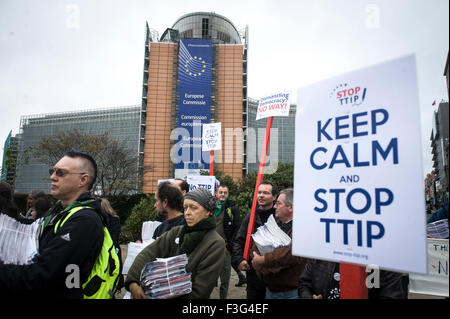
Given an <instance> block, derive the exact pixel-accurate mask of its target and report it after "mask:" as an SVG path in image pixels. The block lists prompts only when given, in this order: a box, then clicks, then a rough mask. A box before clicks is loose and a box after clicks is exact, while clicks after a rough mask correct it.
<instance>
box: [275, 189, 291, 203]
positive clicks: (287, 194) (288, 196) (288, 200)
mask: <svg viewBox="0 0 450 319" xmlns="http://www.w3.org/2000/svg"><path fill="white" fill-rule="evenodd" d="M281 194H284V195H285V198H284V204H285V205H286V206H292V205H293V204H294V189H293V188H285V189H283V190H282V191H281V192H280V195H281ZM278 197H280V196H278Z"/></svg>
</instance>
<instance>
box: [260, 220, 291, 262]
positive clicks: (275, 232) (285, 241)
mask: <svg viewBox="0 0 450 319" xmlns="http://www.w3.org/2000/svg"><path fill="white" fill-rule="evenodd" d="M252 238H253V241H254V242H255V244H256V247H258V250H259V252H260V253H261V255H262V256H264V254H266V253H269V252H271V251H273V250H274V249H275V248H278V247H282V246H288V245H289V244H290V243H291V238H290V237H289V236H288V234H286V233H285V232H284V231H283V230H282V229H281V228H280V227H278V225H277V222H276V221H275V218H274V217H273V215H270V217H269V219H268V220H267V222H266V223H265V224H264V225H263V226H261V227H259V228H258V230H257V231H256V233H254V234H253V235H252Z"/></svg>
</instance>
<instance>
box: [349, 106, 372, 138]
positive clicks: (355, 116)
mask: <svg viewBox="0 0 450 319" xmlns="http://www.w3.org/2000/svg"><path fill="white" fill-rule="evenodd" d="M364 115H367V112H361V113H355V114H353V115H352V121H353V137H358V136H365V135H368V134H369V132H367V131H363V132H358V126H362V125H367V124H368V122H367V121H362V122H358V117H360V116H364Z"/></svg>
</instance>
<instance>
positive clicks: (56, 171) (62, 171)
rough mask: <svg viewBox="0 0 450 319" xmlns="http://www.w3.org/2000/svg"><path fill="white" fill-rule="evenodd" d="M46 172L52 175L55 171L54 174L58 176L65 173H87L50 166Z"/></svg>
mask: <svg viewBox="0 0 450 319" xmlns="http://www.w3.org/2000/svg"><path fill="white" fill-rule="evenodd" d="M48 173H49V174H50V176H52V175H53V173H55V175H56V176H58V177H64V176H66V175H67V174H87V173H78V172H73V173H71V172H68V171H66V170H63V169H60V168H56V169H55V168H50V169H49V170H48Z"/></svg>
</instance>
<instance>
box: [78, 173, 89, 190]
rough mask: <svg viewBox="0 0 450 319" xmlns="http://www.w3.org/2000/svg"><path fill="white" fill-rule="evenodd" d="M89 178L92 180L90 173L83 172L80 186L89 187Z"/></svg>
mask: <svg viewBox="0 0 450 319" xmlns="http://www.w3.org/2000/svg"><path fill="white" fill-rule="evenodd" d="M89 180H90V178H89V175H88V174H81V177H80V186H81V187H85V186H86V187H87V185H88V184H89Z"/></svg>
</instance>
